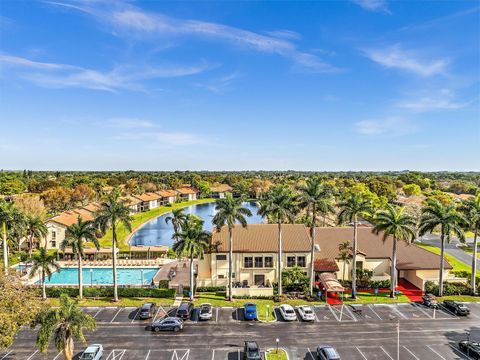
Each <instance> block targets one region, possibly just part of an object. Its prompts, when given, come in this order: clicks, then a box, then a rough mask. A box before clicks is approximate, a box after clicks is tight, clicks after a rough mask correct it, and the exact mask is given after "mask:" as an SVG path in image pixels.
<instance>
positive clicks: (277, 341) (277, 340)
mask: <svg viewBox="0 0 480 360" xmlns="http://www.w3.org/2000/svg"><path fill="white" fill-rule="evenodd" d="M275 342H276V343H277V354H278V343H279V342H280V339H279V338H276V339H275Z"/></svg>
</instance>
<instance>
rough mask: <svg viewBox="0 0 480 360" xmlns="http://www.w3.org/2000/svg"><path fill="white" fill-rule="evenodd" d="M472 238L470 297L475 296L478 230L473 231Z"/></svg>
mask: <svg viewBox="0 0 480 360" xmlns="http://www.w3.org/2000/svg"><path fill="white" fill-rule="evenodd" d="M473 232H474V236H473V254H472V255H473V258H472V279H471V287H472V295H474V296H475V295H476V294H477V286H476V282H475V281H476V276H477V232H478V229H474V230H473Z"/></svg>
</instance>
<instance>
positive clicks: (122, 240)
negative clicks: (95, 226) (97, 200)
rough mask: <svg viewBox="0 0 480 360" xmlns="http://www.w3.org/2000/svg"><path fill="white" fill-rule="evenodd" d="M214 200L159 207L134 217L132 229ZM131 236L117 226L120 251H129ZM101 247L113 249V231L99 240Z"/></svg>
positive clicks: (90, 245) (91, 245) (200, 200)
mask: <svg viewBox="0 0 480 360" xmlns="http://www.w3.org/2000/svg"><path fill="white" fill-rule="evenodd" d="M212 201H213V199H198V200H193V201H188V202H181V203H175V204H172V205H171V206H159V207H158V208H156V209H153V210H150V211H146V212H141V213H138V214H134V215H133V221H132V229H133V231H136V230H137V229H138V228H139V227H140V226H141V225H143V224H144V223H145V222H147V221H149V220H152V219H154V218H156V217H157V216H160V215H163V214H166V213H168V212H171V211H172V210H174V209H178V208H183V207H186V206H190V205H194V204H204V203H208V202H212ZM129 235H130V232H129V231H128V230H127V229H126V228H125V226H123V225H122V224H120V225H118V226H117V244H118V245H117V246H118V247H119V248H120V251H128V243H127V239H128V236H129ZM99 243H100V247H111V246H112V230H111V229H109V230H108V231H107V233H106V234H105V236H104V237H102V238H101V239H99ZM86 245H87V246H88V247H93V244H92V243H86Z"/></svg>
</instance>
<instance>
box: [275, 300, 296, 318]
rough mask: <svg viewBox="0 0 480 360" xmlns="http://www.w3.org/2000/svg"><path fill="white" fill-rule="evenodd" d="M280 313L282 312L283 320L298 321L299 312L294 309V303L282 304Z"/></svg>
mask: <svg viewBox="0 0 480 360" xmlns="http://www.w3.org/2000/svg"><path fill="white" fill-rule="evenodd" d="M279 310H280V314H282V317H283V320H285V321H296V320H297V314H295V310H294V309H293V307H292V305H288V304H282V305H280V308H279Z"/></svg>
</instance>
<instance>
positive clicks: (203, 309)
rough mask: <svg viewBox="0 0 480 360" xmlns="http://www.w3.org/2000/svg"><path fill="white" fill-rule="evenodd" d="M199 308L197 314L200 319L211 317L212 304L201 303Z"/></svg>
mask: <svg viewBox="0 0 480 360" xmlns="http://www.w3.org/2000/svg"><path fill="white" fill-rule="evenodd" d="M199 309H200V314H199V315H198V316H199V318H200V320H210V319H211V318H212V304H208V303H205V304H201V305H200V307H199Z"/></svg>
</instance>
